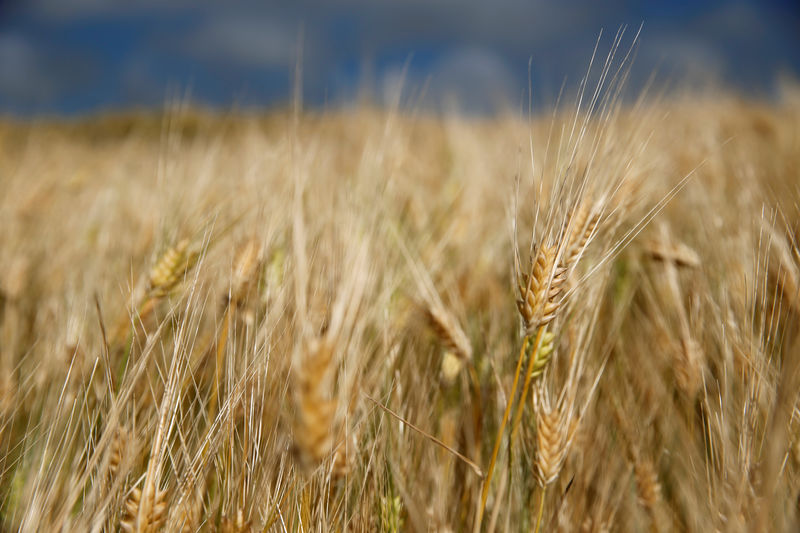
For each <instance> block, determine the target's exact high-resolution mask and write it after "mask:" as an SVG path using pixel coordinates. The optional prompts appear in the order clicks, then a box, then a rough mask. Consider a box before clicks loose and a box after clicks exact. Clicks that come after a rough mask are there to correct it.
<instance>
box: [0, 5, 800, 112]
mask: <svg viewBox="0 0 800 533" xmlns="http://www.w3.org/2000/svg"><path fill="white" fill-rule="evenodd" d="M620 28H625V33H624V37H623V40H622V44H621V45H620V49H619V51H618V52H617V55H618V57H622V56H624V55H625V53H627V52H628V51H631V52H632V57H633V58H634V59H633V61H632V63H631V64H632V66H631V79H630V82H629V88H630V89H631V90H632V91H636V90H639V89H640V88H641V87H642V86H644V84H645V83H646V82H647V80H649V79H650V78H651V76H653V75H654V73H655V76H657V79H658V80H659V81H663V82H666V83H670V84H674V85H680V84H681V83H692V84H704V83H709V82H716V83H719V84H723V85H725V86H730V87H733V88H735V89H736V90H740V91H743V92H746V93H753V94H757V95H759V96H764V97H770V96H772V95H774V94H775V92H776V90H777V87H778V80H779V79H780V78H781V77H786V76H789V77H793V78H798V77H800V76H798V75H799V74H800V2H799V1H798V0H764V1H756V0H741V1H736V0H732V1H727V2H724V1H717V0H695V1H690V0H674V1H669V2H667V1H664V2H659V1H649V2H644V1H643V2H635V1H632V0H628V1H625V0H607V1H598V0H560V1H553V0H494V1H489V0H459V1H457V0H397V1H389V0H328V1H323V0H296V1H261V2H253V1H243V0H229V1H225V2H223V1H212V0H171V1H157V0H139V1H137V2H133V1H127V0H117V1H101V0H0V114H5V115H9V114H10V115H17V116H40V115H53V114H57V115H78V114H85V113H93V112H100V111H106V110H119V109H128V108H132V107H135V108H140V107H155V108H157V107H162V106H164V105H165V104H166V103H167V102H169V101H171V100H175V99H188V100H190V101H192V102H195V103H197V104H200V105H204V106H213V107H217V108H221V109H233V108H242V107H274V106H282V105H286V104H287V102H289V101H290V99H291V97H292V94H293V88H294V87H295V82H294V80H295V79H296V78H295V75H294V72H295V69H296V68H297V66H298V65H301V66H302V85H301V87H302V96H303V102H304V105H306V106H310V107H317V108H332V107H338V106H341V105H347V104H349V103H352V102H354V101H362V100H364V99H368V100H370V101H371V102H374V103H377V104H391V103H393V102H395V101H400V102H401V104H403V105H409V106H413V105H417V106H430V107H433V108H442V107H451V106H452V107H457V108H460V109H462V110H466V111H476V112H491V111H496V110H498V109H502V108H504V107H508V106H512V107H514V106H519V105H520V104H521V102H525V101H527V98H528V92H527V91H528V86H529V82H530V86H531V87H532V89H533V93H534V99H535V100H537V101H547V100H553V99H555V97H556V96H557V94H558V91H559V88H560V87H561V86H562V83H563V84H565V85H566V86H567V87H570V86H574V85H575V84H577V83H578V82H579V81H580V79H581V77H582V76H583V75H584V74H585V73H586V72H587V67H588V65H589V61H590V59H591V57H592V51H593V50H594V48H595V44H596V43H597V42H598V38H599V44H598V55H600V56H603V57H604V56H605V55H606V54H607V53H608V52H609V49H610V47H611V43H612V40H613V38H614V36H615V34H617V32H618V31H619V30H620ZM640 28H641V31H639V30H640ZM637 33H638V38H637V37H636V35H637Z"/></svg>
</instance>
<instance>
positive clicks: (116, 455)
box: [108, 426, 130, 480]
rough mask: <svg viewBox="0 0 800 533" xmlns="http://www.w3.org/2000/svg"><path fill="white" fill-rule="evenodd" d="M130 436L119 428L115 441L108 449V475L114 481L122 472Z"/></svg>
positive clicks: (123, 429)
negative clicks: (121, 467)
mask: <svg viewBox="0 0 800 533" xmlns="http://www.w3.org/2000/svg"><path fill="white" fill-rule="evenodd" d="M129 440H130V435H129V433H128V431H127V430H126V429H125V428H124V427H121V426H120V427H119V428H117V431H116V432H115V433H114V439H113V440H112V441H111V446H109V449H108V475H109V477H110V478H111V479H112V480H113V479H114V478H115V477H116V476H117V474H118V473H119V471H120V466H122V463H123V462H124V460H125V450H127V447H128V444H129Z"/></svg>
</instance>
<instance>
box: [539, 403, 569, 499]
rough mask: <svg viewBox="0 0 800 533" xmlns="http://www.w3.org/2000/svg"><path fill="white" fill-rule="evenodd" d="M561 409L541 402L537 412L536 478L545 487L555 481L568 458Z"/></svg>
mask: <svg viewBox="0 0 800 533" xmlns="http://www.w3.org/2000/svg"><path fill="white" fill-rule="evenodd" d="M565 426H566V424H565V420H564V416H563V414H562V412H561V410H560V409H558V408H551V407H550V406H549V405H547V404H546V403H545V402H540V404H539V406H538V408H537V410H536V464H535V468H536V477H537V479H538V480H539V484H540V485H541V486H542V487H545V486H547V485H549V484H550V483H552V482H553V481H555V479H556V478H557V477H558V474H559V472H560V471H561V466H562V465H563V463H564V458H565V457H566V444H567V438H566V437H567V436H566V431H565Z"/></svg>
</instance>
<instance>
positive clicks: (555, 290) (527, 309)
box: [517, 244, 566, 336]
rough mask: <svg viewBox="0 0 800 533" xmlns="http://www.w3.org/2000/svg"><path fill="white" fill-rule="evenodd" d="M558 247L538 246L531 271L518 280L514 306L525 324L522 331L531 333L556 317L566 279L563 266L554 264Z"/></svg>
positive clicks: (529, 334)
mask: <svg viewBox="0 0 800 533" xmlns="http://www.w3.org/2000/svg"><path fill="white" fill-rule="evenodd" d="M557 259H558V246H557V245H555V244H553V245H550V246H547V245H541V246H540V247H539V249H538V250H537V252H536V255H535V257H534V258H533V261H532V263H533V264H532V265H531V269H530V273H529V274H527V275H526V274H523V275H522V276H521V277H520V279H519V281H518V284H519V295H520V298H519V300H517V309H518V310H519V312H520V314H521V315H522V319H523V321H524V323H525V334H526V335H528V336H533V335H535V334H536V330H537V329H539V328H540V327H542V326H546V325H547V324H549V323H550V322H552V321H553V319H554V318H555V317H556V313H557V312H558V309H559V307H560V305H561V301H560V300H559V299H558V296H559V294H561V291H562V289H563V285H564V281H565V280H566V268H564V267H563V266H561V265H559V264H557V263H558V261H557Z"/></svg>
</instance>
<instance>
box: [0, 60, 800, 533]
mask: <svg viewBox="0 0 800 533" xmlns="http://www.w3.org/2000/svg"><path fill="white" fill-rule="evenodd" d="M604 72H605V71H604ZM607 74H608V75H607V76H606V78H605V79H601V80H600V81H599V82H589V83H586V84H585V85H584V86H583V89H582V90H581V91H579V92H578V93H577V94H575V95H573V96H566V95H565V96H564V97H563V98H562V99H561V100H560V102H559V103H558V104H557V105H555V104H554V105H553V106H552V107H550V108H547V109H534V110H533V112H532V113H531V114H528V113H527V112H526V111H519V110H517V111H509V112H508V113H505V114H500V115H498V116H493V117H469V116H461V115H458V114H447V113H441V114H432V113H427V112H425V111H422V110H414V109H400V108H395V109H391V108H390V109H381V110H379V109H375V108H372V107H370V106H368V105H360V106H355V107H353V108H350V109H346V110H340V111H334V110H331V111H324V112H320V111H316V112H315V111H303V110H301V109H300V108H299V106H298V107H296V108H295V109H289V110H286V111H274V112H270V113H233V112H231V113H210V112H204V111H202V110H200V109H197V108H194V107H192V106H189V105H183V104H175V105H172V106H169V107H168V108H167V109H166V110H165V111H164V112H161V113H155V112H153V113H133V112H132V113H129V114H109V115H101V116H96V117H84V118H80V119H75V120H60V121H57V120H37V121H27V122H24V121H12V120H5V121H3V122H2V125H0V189H1V190H2V195H0V512H1V513H2V518H1V520H2V523H1V524H0V529H2V531H17V530H19V531H126V532H133V531H136V532H144V531H186V532H188V531H220V532H250V531H291V532H301V531H302V532H305V531H331V532H339V531H342V532H344V531H382V532H396V531H417V532H425V531H435V532H448V531H453V532H456V531H475V532H480V531H487V532H489V531H492V532H493V531H586V532H589V531H662V532H665V531H698V532H707V531H745V530H755V531H795V530H796V528H798V527H800V506H799V504H800V500H798V496H799V494H798V492H799V491H800V404H799V403H798V400H799V399H800V398H799V397H798V386H799V385H800V370H799V369H798V367H800V336H798V334H799V333H800V331H798V318H799V317H800V248H798V231H800V205H798V202H799V201H800V89H798V87H797V86H793V85H792V84H790V83H787V84H786V86H785V87H784V89H783V91H782V92H781V94H780V96H779V97H776V98H775V99H774V100H771V101H769V102H766V101H757V100H754V99H746V98H742V97H739V96H737V95H734V94H730V93H727V92H725V91H724V90H707V91H701V92H684V93H681V92H677V93H671V94H669V95H666V94H665V95H661V96H659V95H656V94H654V92H652V91H651V92H650V93H649V94H648V95H645V96H643V97H642V98H640V99H638V100H631V99H628V98H620V97H619V87H620V86H621V85H620V83H617V82H616V81H615V78H614V77H613V74H614V73H613V72H610V73H607Z"/></svg>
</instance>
